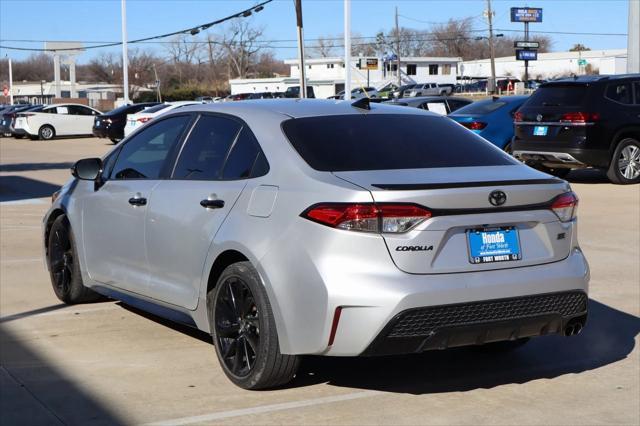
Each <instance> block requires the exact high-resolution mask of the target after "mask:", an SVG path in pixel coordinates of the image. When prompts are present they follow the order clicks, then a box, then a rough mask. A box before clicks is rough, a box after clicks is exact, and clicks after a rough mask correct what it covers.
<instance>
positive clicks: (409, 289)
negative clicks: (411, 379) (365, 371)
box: [322, 248, 589, 356]
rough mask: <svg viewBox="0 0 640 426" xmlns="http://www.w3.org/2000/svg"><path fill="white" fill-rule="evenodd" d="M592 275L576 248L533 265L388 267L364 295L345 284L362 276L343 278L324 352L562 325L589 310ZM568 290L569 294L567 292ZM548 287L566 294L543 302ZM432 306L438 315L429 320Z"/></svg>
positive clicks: (378, 350)
mask: <svg viewBox="0 0 640 426" xmlns="http://www.w3.org/2000/svg"><path fill="white" fill-rule="evenodd" d="M374 281H375V282H374ZM588 282H589V267H588V264H587V261H586V259H585V258H584V256H583V254H582V251H581V250H580V249H579V248H574V249H573V250H572V251H571V253H570V255H569V256H568V257H567V258H566V259H564V260H562V261H559V262H555V263H550V264H545V265H537V266H531V267H522V268H511V269H500V270H493V271H481V272H468V273H457V274H436V275H417V274H406V273H399V274H391V273H389V274H388V275H386V276H385V277H384V279H382V280H380V278H378V279H377V280H375V279H372V283H371V284H370V285H369V286H368V287H369V291H370V292H371V294H369V295H361V296H360V297H359V298H358V297H354V296H352V295H350V294H348V291H346V290H344V289H345V288H346V287H345V286H346V285H347V284H348V286H349V287H351V286H353V285H355V286H357V287H366V284H364V283H363V284H360V283H353V282H349V283H344V282H343V283H342V286H340V288H341V289H342V290H339V289H338V288H337V287H334V286H332V285H329V286H328V287H329V295H328V296H329V300H330V301H331V303H330V304H331V305H332V309H330V310H329V312H330V315H329V318H327V325H328V328H331V324H332V323H334V317H335V314H334V312H335V308H338V307H340V308H341V310H340V316H339V320H338V321H337V326H336V327H335V337H334V341H333V344H332V345H331V346H330V347H328V348H327V349H326V350H325V351H323V352H322V354H324V355H336V356H356V355H378V354H392V353H393V354H396V353H412V352H420V351H423V350H427V349H435V348H445V347H450V346H462V345H469V344H478V343H485V342H492V341H499V340H509V339H513V338H518V337H530V336H537V335H543V334H552V333H558V332H561V331H562V330H563V329H564V327H565V326H566V324H567V322H568V321H570V320H572V319H574V318H578V317H580V316H584V315H585V314H586V307H584V306H586V302H584V301H585V300H586V293H587V291H588ZM331 289H333V291H332V290H331ZM345 293H346V294H345ZM564 294H567V295H571V296H567V297H568V299H567V300H565V299H564V298H565V296H563V295H564ZM550 295H557V297H559V298H560V299H562V300H560V301H559V302H558V301H554V300H555V299H553V300H551V301H548V302H547V303H543V302H544V301H545V300H547V299H548V298H549V297H550ZM574 295H578V296H574ZM580 295H582V296H580ZM554 297H556V296H554ZM582 302H584V303H582ZM565 305H566V306H569V305H571V306H570V309H568V308H567V307H566V306H565ZM560 308H562V309H560ZM483 309H489V310H491V309H493V312H484V311H483ZM433 313H437V314H438V315H439V318H438V321H439V322H433V321H431V322H429V321H427V320H428V319H430V318H431V319H433V318H432V317H430V316H429V315H433ZM327 339H328V337H327ZM327 341H328V340H327Z"/></svg>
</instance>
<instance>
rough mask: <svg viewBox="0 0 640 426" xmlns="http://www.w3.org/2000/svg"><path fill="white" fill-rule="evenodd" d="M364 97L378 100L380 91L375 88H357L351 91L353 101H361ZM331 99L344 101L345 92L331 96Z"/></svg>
mask: <svg viewBox="0 0 640 426" xmlns="http://www.w3.org/2000/svg"><path fill="white" fill-rule="evenodd" d="M364 97H367V98H369V99H376V98H378V91H377V90H376V89H375V88H373V87H356V88H355V89H353V90H351V99H360V98H364ZM329 99H344V90H342V91H340V92H338V94H337V95H335V96H331V97H330V98H329Z"/></svg>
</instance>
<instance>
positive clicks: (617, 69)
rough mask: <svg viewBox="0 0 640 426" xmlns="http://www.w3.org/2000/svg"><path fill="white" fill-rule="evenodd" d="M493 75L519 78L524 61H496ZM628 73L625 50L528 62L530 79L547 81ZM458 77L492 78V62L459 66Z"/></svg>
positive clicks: (568, 54) (550, 55)
mask: <svg viewBox="0 0 640 426" xmlns="http://www.w3.org/2000/svg"><path fill="white" fill-rule="evenodd" d="M495 63H496V76H498V77H507V76H512V77H515V78H518V79H522V78H523V76H524V61H518V60H516V58H515V56H507V57H503V58H496V60H495ZM626 70H627V50H626V49H609V50H587V51H583V52H551V53H538V60H536V61H529V78H531V79H549V78H555V77H562V76H570V75H574V74H575V75H582V74H587V73H599V74H624V73H625V72H626ZM459 76H460V77H461V78H463V77H468V78H486V77H490V76H491V61H490V60H489V59H479V60H475V61H464V62H462V64H460V72H459Z"/></svg>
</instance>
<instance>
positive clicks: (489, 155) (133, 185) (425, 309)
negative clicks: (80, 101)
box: [43, 100, 589, 389]
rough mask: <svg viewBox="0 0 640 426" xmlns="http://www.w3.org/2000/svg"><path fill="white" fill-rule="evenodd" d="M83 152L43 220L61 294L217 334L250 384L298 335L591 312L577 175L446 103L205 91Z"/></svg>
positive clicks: (407, 338)
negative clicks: (503, 147)
mask: <svg viewBox="0 0 640 426" xmlns="http://www.w3.org/2000/svg"><path fill="white" fill-rule="evenodd" d="M364 106H366V109H364V108H363V107H364ZM72 170H73V175H74V178H73V179H71V180H70V181H69V182H67V183H66V184H65V185H64V186H63V187H62V189H61V190H60V191H59V192H57V193H56V194H55V196H54V202H53V205H52V206H51V208H50V209H49V211H48V212H47V214H46V216H45V217H44V220H43V243H44V247H46V251H45V259H46V263H47V265H48V268H49V271H50V276H51V281H52V287H53V291H54V292H55V294H56V296H57V297H58V298H59V299H60V300H61V301H63V302H64V303H69V304H71V303H82V302H87V301H91V300H96V298H97V297H98V294H102V295H108V296H109V297H112V298H115V299H124V300H126V301H127V304H128V305H133V306H137V307H139V308H141V309H144V310H149V311H151V312H154V313H155V314H157V315H162V316H165V317H168V318H171V319H173V320H176V321H180V322H183V323H187V324H191V325H192V326H194V327H197V328H199V329H201V330H203V331H205V332H207V333H211V334H212V336H213V340H214V342H215V345H213V348H214V349H213V350H215V351H216V353H217V356H218V359H219V361H220V364H221V366H222V369H223V371H224V372H225V374H226V375H227V377H228V378H229V379H230V380H231V381H232V382H233V383H235V384H237V385H238V386H240V387H243V388H246V389H261V388H273V387H276V386H279V385H283V384H285V383H287V382H288V381H290V380H291V379H292V378H293V377H294V375H295V373H296V369H297V368H298V363H299V358H300V355H303V354H316V355H328V356H360V355H367V356H373V355H388V354H402V353H414V352H422V351H426V350H431V349H444V348H447V347H455V346H464V345H478V344H484V343H492V342H497V341H502V343H503V345H499V346H498V347H500V348H502V349H503V350H506V349H509V348H514V347H517V346H520V345H522V343H524V342H526V339H527V338H529V337H533V336H538V335H546V334H555V333H563V334H566V335H574V334H577V333H579V332H580V331H581V330H582V328H583V326H584V325H585V321H586V317H587V306H588V297H587V289H588V280H589V267H588V264H587V261H586V259H585V257H584V255H583V252H582V251H581V250H580V249H579V246H578V238H577V235H576V233H577V225H576V223H577V222H576V207H577V198H576V196H575V194H574V193H573V192H571V190H570V187H569V185H568V184H567V183H566V182H565V181H563V180H561V179H557V178H553V177H551V176H549V175H547V174H544V173H542V172H539V171H537V170H534V169H532V168H530V167H527V166H525V165H523V164H522V163H520V162H518V161H517V160H515V159H514V158H512V157H511V156H509V155H507V154H506V153H504V152H501V151H500V150H498V149H496V148H495V147H494V146H492V145H491V144H490V143H489V142H487V141H486V140H484V139H482V138H481V137H479V136H478V135H476V134H474V133H472V132H469V131H467V130H465V129H464V128H463V127H462V126H459V125H458V124H456V123H454V122H453V121H451V120H450V119H448V118H446V117H442V116H438V115H435V114H431V113H429V112H426V111H421V110H418V109H416V108H398V107H393V106H388V105H381V104H375V103H368V102H362V100H358V101H356V102H353V103H351V102H335V101H324V100H301V101H298V102H292V101H290V100H264V101H260V102H238V103H234V104H206V105H193V106H189V107H184V108H181V109H179V110H174V111H171V112H169V113H167V114H164V115H162V116H161V117H158V118H157V119H155V120H153V121H151V122H150V123H149V124H147V125H146V126H145V127H143V128H141V129H140V130H139V131H138V132H136V133H135V134H133V135H131V137H129V138H127V139H125V140H123V141H122V142H121V143H120V144H118V145H116V146H115V147H114V149H112V150H111V152H109V153H108V154H107V155H106V156H105V157H104V158H102V159H100V158H89V159H84V160H80V161H79V162H77V163H76V164H75V166H74V167H73V168H72ZM556 236H557V238H556ZM80 254H81V255H80ZM100 332H101V330H94V333H100ZM107 337H108V336H107V335H105V338H107ZM505 341H511V342H510V343H509V342H505ZM132 343H133V342H132ZM556 344H561V343H556Z"/></svg>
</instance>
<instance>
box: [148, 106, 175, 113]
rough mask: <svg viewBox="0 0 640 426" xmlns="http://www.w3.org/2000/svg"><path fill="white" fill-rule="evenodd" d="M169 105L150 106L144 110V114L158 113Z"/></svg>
mask: <svg viewBox="0 0 640 426" xmlns="http://www.w3.org/2000/svg"><path fill="white" fill-rule="evenodd" d="M168 106H169V104H160V105H156V106H152V107H151V108H147V109H145V110H144V112H145V113H146V112H158V111H160V110H163V109H165V108H166V107H168Z"/></svg>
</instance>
